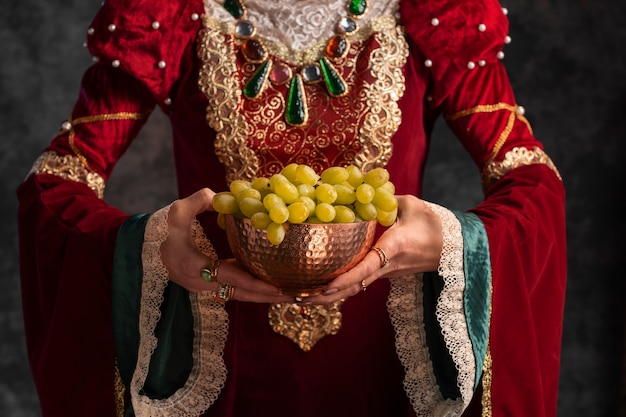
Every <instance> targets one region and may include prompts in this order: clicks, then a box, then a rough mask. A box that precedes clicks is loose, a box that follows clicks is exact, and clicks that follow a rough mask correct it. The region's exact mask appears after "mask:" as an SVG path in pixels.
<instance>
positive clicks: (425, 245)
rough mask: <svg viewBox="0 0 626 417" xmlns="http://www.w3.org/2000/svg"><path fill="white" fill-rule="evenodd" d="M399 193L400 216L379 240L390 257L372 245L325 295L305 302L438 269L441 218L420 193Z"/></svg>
mask: <svg viewBox="0 0 626 417" xmlns="http://www.w3.org/2000/svg"><path fill="white" fill-rule="evenodd" d="M397 197H398V217H397V220H396V222H395V223H394V224H393V225H392V226H391V227H389V228H388V229H387V230H386V231H385V232H384V233H383V234H382V235H381V236H380V238H379V239H378V241H377V242H376V243H375V246H377V247H378V248H380V249H382V251H383V252H384V254H385V255H386V256H387V258H388V260H389V264H388V266H386V267H384V268H383V267H382V266H383V259H382V256H381V255H380V254H379V252H378V251H377V250H374V249H372V250H371V251H370V252H369V253H368V254H367V255H366V256H365V257H364V258H363V260H362V261H361V262H360V263H358V264H357V265H356V266H355V267H354V268H352V269H351V270H349V271H347V272H345V273H344V274H342V275H340V276H338V277H337V278H335V279H334V280H333V281H332V282H331V283H330V284H328V286H327V287H326V289H325V290H324V292H323V293H322V294H321V295H318V296H314V297H308V298H305V299H304V300H303V302H302V304H303V305H313V304H328V303H331V302H334V301H337V300H340V299H346V298H348V297H351V296H353V295H356V294H358V293H359V292H361V291H363V290H364V287H367V286H369V285H371V284H372V283H373V282H374V281H376V280H377V279H379V278H381V277H385V278H395V277H400V276H404V275H409V274H414V273H419V272H426V271H436V270H437V268H438V267H439V259H440V257H441V249H442V245H443V237H442V230H441V220H440V219H439V216H438V215H437V214H435V212H433V211H432V210H431V209H430V208H429V207H428V205H427V204H426V203H425V202H424V201H422V200H420V199H419V198H417V197H414V196H411V195H400V196H397Z"/></svg>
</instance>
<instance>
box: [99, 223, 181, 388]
mask: <svg viewBox="0 0 626 417" xmlns="http://www.w3.org/2000/svg"><path fill="white" fill-rule="evenodd" d="M149 217H150V216H149V215H147V214H139V215H135V216H132V217H130V218H129V219H128V220H126V222H124V223H123V224H122V226H121V227H120V230H119V231H118V236H117V241H116V244H115V259H114V263H113V266H114V267H113V281H112V294H111V297H112V305H113V336H114V340H115V354H116V357H117V363H118V368H119V370H120V375H121V377H122V381H123V382H124V385H125V386H127V387H128V386H130V381H131V379H132V376H133V373H134V371H135V367H136V365H137V352H138V349H139V314H140V310H141V287H142V282H143V267H142V259H141V254H142V250H143V242H144V231H145V227H146V224H147V221H148V219H149ZM163 297H164V300H163V303H162V304H161V318H160V320H159V322H158V324H157V326H156V329H155V335H156V336H157V339H158V344H157V347H156V349H155V351H154V353H153V355H152V358H151V360H150V369H149V372H148V376H147V378H146V381H145V383H144V386H143V390H142V394H144V395H147V396H148V397H150V398H157V399H163V398H167V397H169V396H170V395H172V394H173V393H174V392H175V391H176V390H177V389H179V388H180V387H182V386H183V385H184V384H185V382H186V380H187V378H188V377H189V374H190V372H191V368H192V366H193V356H192V354H193V336H194V332H193V315H192V312H191V303H190V301H189V293H188V292H187V291H186V290H185V289H184V288H182V287H180V286H179V285H177V284H175V283H173V282H170V283H168V285H167V287H166V289H165V292H164V294H163Z"/></svg>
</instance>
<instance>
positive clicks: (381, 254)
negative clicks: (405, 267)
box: [372, 246, 389, 268]
mask: <svg viewBox="0 0 626 417" xmlns="http://www.w3.org/2000/svg"><path fill="white" fill-rule="evenodd" d="M372 249H374V250H375V251H376V252H378V257H379V258H380V267H381V268H387V267H388V266H389V257H388V256H387V254H386V253H385V251H384V250H382V248H381V247H380V246H372Z"/></svg>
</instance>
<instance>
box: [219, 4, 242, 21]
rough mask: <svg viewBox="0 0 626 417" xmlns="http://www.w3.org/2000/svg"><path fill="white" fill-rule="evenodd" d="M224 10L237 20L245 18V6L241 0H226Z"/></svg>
mask: <svg viewBox="0 0 626 417" xmlns="http://www.w3.org/2000/svg"><path fill="white" fill-rule="evenodd" d="M224 8H225V9H226V10H227V11H228V13H230V14H231V16H232V17H234V18H235V19H239V18H240V17H241V16H243V6H242V5H241V2H240V1H239V0H225V1H224Z"/></svg>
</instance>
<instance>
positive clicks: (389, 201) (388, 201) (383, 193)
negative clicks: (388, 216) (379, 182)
mask: <svg viewBox="0 0 626 417" xmlns="http://www.w3.org/2000/svg"><path fill="white" fill-rule="evenodd" d="M372 203H373V204H374V205H375V206H376V208H379V209H381V210H383V211H393V210H395V209H397V208H398V199H397V198H396V197H395V196H394V195H393V194H391V193H390V192H389V191H387V190H385V189H383V188H377V189H376V192H375V193H374V198H373V199H372Z"/></svg>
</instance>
